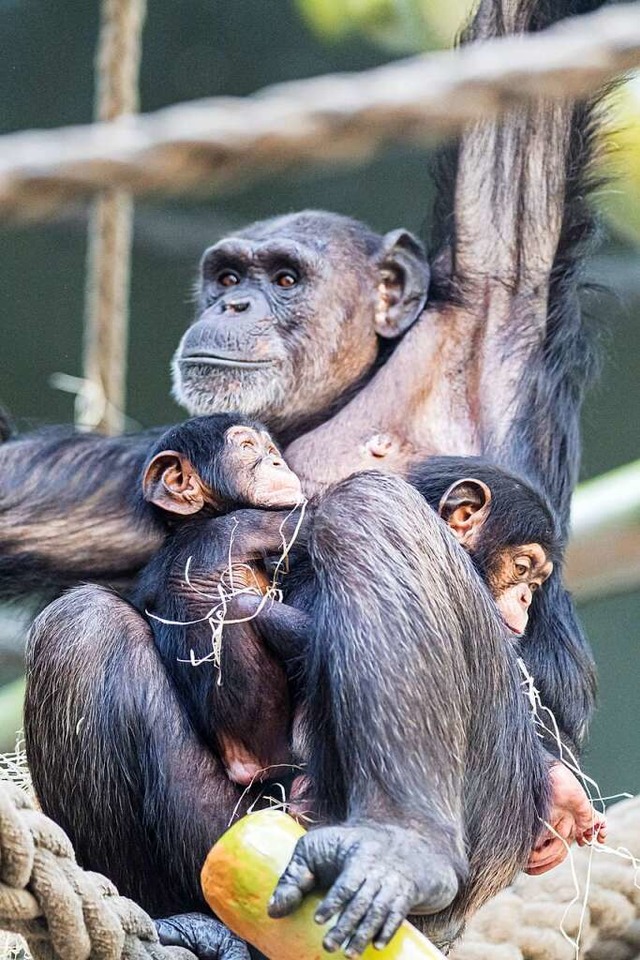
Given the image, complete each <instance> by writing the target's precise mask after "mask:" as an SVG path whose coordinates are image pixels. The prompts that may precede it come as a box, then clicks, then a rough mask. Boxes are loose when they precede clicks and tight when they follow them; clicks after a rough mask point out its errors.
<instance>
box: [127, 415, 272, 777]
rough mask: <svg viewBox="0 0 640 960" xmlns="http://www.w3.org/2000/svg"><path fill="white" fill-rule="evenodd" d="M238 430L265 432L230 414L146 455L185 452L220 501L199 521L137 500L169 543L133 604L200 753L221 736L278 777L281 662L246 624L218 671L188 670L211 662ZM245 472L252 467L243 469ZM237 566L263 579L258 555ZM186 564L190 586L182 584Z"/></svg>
mask: <svg viewBox="0 0 640 960" xmlns="http://www.w3.org/2000/svg"><path fill="white" fill-rule="evenodd" d="M240 424H243V425H245V426H249V427H252V428H254V429H256V430H257V431H263V430H264V429H265V428H264V427H263V425H262V424H259V423H257V422H256V421H253V420H249V419H248V418H246V417H241V416H239V415H235V414H234V415H232V414H219V415H217V416H210V417H197V418H195V419H192V420H187V421H186V422H185V423H183V424H181V425H180V426H178V427H173V428H171V429H170V430H168V431H167V432H166V433H164V434H163V435H162V437H160V439H159V440H158V441H157V442H156V443H155V445H154V446H153V448H152V449H151V451H150V453H149V455H148V457H147V463H150V462H151V461H152V460H153V458H154V457H155V456H156V455H157V454H158V453H160V452H161V451H165V450H174V451H177V452H179V453H181V454H183V455H184V456H185V457H186V458H187V459H188V460H189V462H190V463H191V465H192V466H193V467H194V469H195V470H196V472H197V474H198V476H199V477H200V478H201V479H202V480H203V481H204V483H205V484H206V485H207V487H209V489H210V490H212V491H213V492H214V494H215V496H216V500H218V501H222V503H221V504H220V506H219V507H218V508H217V509H216V510H215V515H213V511H212V508H207V507H206V506H205V508H204V509H203V511H201V512H200V513H197V514H194V515H193V516H187V517H184V516H179V515H176V514H169V513H167V512H165V511H163V510H161V509H160V508H158V507H156V506H155V505H154V504H150V503H146V502H145V501H144V500H142V499H141V501H140V507H139V509H140V512H141V513H143V514H144V513H146V512H149V513H152V514H154V515H155V518H156V522H157V523H159V524H160V525H161V526H162V528H163V530H164V532H165V541H164V544H163V546H162V547H161V548H160V549H159V550H158V551H157V552H156V553H155V554H154V556H153V558H152V559H151V561H150V562H149V563H148V564H147V565H146V566H145V568H144V569H143V570H142V572H141V573H140V576H139V579H138V584H137V587H136V589H135V592H134V594H133V602H134V604H135V605H136V606H137V607H138V609H139V610H140V611H141V612H142V613H143V614H146V615H147V617H148V619H149V624H150V626H151V630H152V633H153V637H154V642H155V646H156V649H157V651H158V653H159V655H160V659H161V660H162V663H163V666H164V669H165V671H166V673H167V676H168V677H169V678H170V680H171V682H172V683H173V685H174V687H175V690H176V692H177V694H178V697H179V699H180V702H181V704H182V707H183V710H184V711H185V713H186V715H187V716H188V718H189V721H190V723H191V726H192V727H193V729H194V731H195V732H196V734H197V735H198V737H199V738H200V739H201V740H202V742H203V743H204V744H205V745H206V747H207V748H208V749H209V750H212V751H213V752H214V753H216V755H217V756H220V753H221V741H220V738H221V737H222V736H227V737H229V738H230V739H232V740H233V742H234V743H239V744H242V745H243V746H244V747H245V748H246V749H247V750H249V751H250V752H251V753H252V754H254V755H255V756H256V758H257V759H259V760H260V761H262V765H263V766H264V767H267V766H269V765H272V766H273V768H274V769H273V771H271V777H275V776H276V775H277V773H278V772H282V771H278V770H276V766H277V765H278V764H287V763H290V760H291V757H290V751H289V728H290V719H291V709H290V698H289V690H288V683H287V676H286V673H285V670H284V668H283V666H282V664H281V663H280V662H279V661H278V660H277V659H276V658H275V657H274V655H273V654H272V653H271V652H270V650H269V649H268V648H267V647H266V646H265V645H264V643H262V641H261V639H260V637H259V636H258V635H257V633H256V631H255V630H254V628H253V625H252V624H250V623H247V624H239V623H238V624H229V626H228V627H226V628H225V631H224V642H223V644H222V648H221V651H220V657H221V659H220V664H219V668H218V666H217V665H216V664H215V663H213V662H212V661H211V660H209V661H208V662H205V663H200V664H199V665H198V666H194V665H193V663H191V662H190V657H191V654H193V656H194V657H195V658H196V659H197V660H202V659H203V658H206V657H208V656H209V657H210V656H211V654H212V651H213V647H212V631H211V626H210V625H209V622H208V620H207V619H206V616H207V613H208V612H209V611H210V610H211V609H212V607H214V606H215V605H216V603H217V602H219V600H220V597H219V595H218V592H217V588H218V584H219V582H220V575H221V573H222V571H224V570H226V569H227V567H228V563H229V557H230V556H233V555H234V549H233V539H234V526H233V517H232V518H231V522H229V521H228V520H226V519H222V515H223V514H229V513H230V512H231V510H232V508H233V506H234V489H235V488H234V486H233V483H234V480H235V478H234V477H232V476H231V475H230V469H231V468H230V466H229V465H228V463H227V461H226V459H225V434H226V432H227V430H229V429H230V427H232V426H236V425H240ZM246 469H247V470H250V469H251V468H250V466H249V465H247V467H246ZM242 560H243V561H247V560H249V561H251V562H250V566H251V567H252V569H253V570H255V571H257V572H258V574H259V573H260V572H261V571H262V572H263V567H264V565H263V563H262V558H261V557H259V556H256V557H255V558H250V557H246V556H244V555H243V556H242ZM188 564H189V565H190V566H189V583H191V584H192V586H190V585H189V583H187V580H186V572H187V565H188ZM236 576H237V577H241V574H240V573H236ZM158 618H160V619H158ZM163 621H170V622H169V623H166V622H163ZM285 772H288V771H285ZM266 779H269V777H267V778H266Z"/></svg>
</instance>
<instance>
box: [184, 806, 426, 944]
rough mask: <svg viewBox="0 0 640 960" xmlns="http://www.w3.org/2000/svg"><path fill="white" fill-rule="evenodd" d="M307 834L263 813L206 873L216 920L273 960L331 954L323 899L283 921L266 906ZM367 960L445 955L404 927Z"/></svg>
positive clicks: (215, 856)
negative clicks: (320, 913) (321, 917)
mask: <svg viewBox="0 0 640 960" xmlns="http://www.w3.org/2000/svg"><path fill="white" fill-rule="evenodd" d="M303 834H304V830H303V828H302V827H301V826H300V825H299V824H298V823H296V821H295V820H293V819H292V818H291V817H289V816H288V815H287V814H286V813H281V812H280V811H278V810H261V811H259V812H258V813H252V814H249V816H246V817H243V819H242V820H239V821H238V822H237V823H235V824H234V825H233V826H232V827H231V828H230V829H229V830H227V832H226V833H225V834H224V835H223V836H222V837H221V838H220V840H219V841H218V842H217V843H216V845H215V846H214V847H213V848H212V849H211V851H210V852H209V856H208V857H207V859H206V861H205V864H204V867H203V868H202V875H201V879H202V889H203V891H204V895H205V898H206V901H207V903H208V904H209V906H210V907H211V909H212V910H213V911H214V912H215V914H216V916H217V917H219V918H220V920H222V922H223V923H225V924H226V925H227V926H228V927H229V929H230V930H233V932H234V933H236V934H237V935H238V936H239V937H242V938H243V939H244V940H247V941H248V942H249V943H252V944H253V945H254V946H255V947H257V948H258V949H259V950H261V951H262V953H264V954H265V955H266V956H267V957H269V958H271V960H322V958H325V957H326V958H329V957H333V958H335V957H336V956H341V954H335V953H333V954H332V953H328V952H327V951H326V950H325V949H324V948H323V946H322V938H323V936H324V933H325V931H326V929H327V928H328V926H330V924H331V921H330V923H329V924H325V925H324V926H321V925H319V924H317V923H316V922H315V920H314V914H315V912H316V909H317V907H318V904H319V903H320V901H321V899H322V898H321V896H320V895H319V894H311V895H310V896H308V897H305V900H304V902H303V904H302V906H300V907H299V909H297V910H296V911H295V913H293V914H291V916H288V917H284V918H283V919H281V920H273V919H271V917H269V916H268V914H267V903H268V902H269V899H270V897H271V894H272V893H273V891H274V889H275V886H276V884H277V882H278V880H279V879H280V875H281V874H282V873H283V872H284V870H285V868H286V867H287V864H288V863H289V860H290V859H291V856H292V854H293V850H294V847H295V845H296V843H297V841H298V840H299V839H300V837H301V836H302V835H303ZM362 956H363V957H364V958H370V960H373V958H374V957H375V958H379V960H442V958H443V954H441V953H440V951H439V950H437V949H436V947H434V946H433V944H432V943H430V942H429V941H428V940H427V939H426V937H423V936H422V934H421V933H418V931H417V930H416V929H415V927H412V926H411V924H409V923H406V922H405V923H403V924H402V926H401V928H400V929H399V930H398V932H397V933H396V935H395V936H394V937H393V939H392V940H391V943H390V944H389V945H388V946H387V947H384V949H382V950H376V949H374V947H373V946H369V947H367V949H366V950H365V952H364V953H363V954H362Z"/></svg>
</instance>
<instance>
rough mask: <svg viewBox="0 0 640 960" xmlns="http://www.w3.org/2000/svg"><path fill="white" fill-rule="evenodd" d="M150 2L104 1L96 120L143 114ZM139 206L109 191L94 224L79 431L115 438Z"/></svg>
mask: <svg viewBox="0 0 640 960" xmlns="http://www.w3.org/2000/svg"><path fill="white" fill-rule="evenodd" d="M145 13H146V0H103V3H102V14H101V28H100V39H99V43H98V56H97V63H96V74H97V84H96V110H95V113H96V120H98V121H102V122H105V123H111V122H113V121H115V120H118V119H120V118H122V117H127V116H131V115H132V114H134V113H135V112H136V111H137V109H138V75H139V72H140V54H141V36H142V28H143V24H144V19H145ZM132 227H133V203H132V200H131V195H130V194H129V193H128V192H127V191H125V190H120V189H108V190H105V192H104V193H103V194H102V195H101V196H100V197H99V198H98V199H97V200H96V202H95V204H94V208H93V210H92V213H91V218H90V222H89V237H88V239H89V247H88V253H87V281H86V288H85V343H84V377H85V387H84V389H83V390H82V391H81V392H80V393H79V394H78V402H77V404H76V421H77V423H78V425H79V426H82V427H85V428H88V429H92V430H99V431H101V432H103V433H107V434H116V433H121V432H122V429H123V426H124V407H125V389H126V369H127V363H126V359H127V357H126V354H127V345H128V312H129V311H128V304H129V287H130V268H131V234H132Z"/></svg>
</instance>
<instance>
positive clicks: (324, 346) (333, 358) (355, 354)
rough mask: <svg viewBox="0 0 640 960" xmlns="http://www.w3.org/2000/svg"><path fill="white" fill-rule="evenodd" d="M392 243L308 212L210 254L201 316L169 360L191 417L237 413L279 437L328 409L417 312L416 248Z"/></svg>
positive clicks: (419, 261)
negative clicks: (408, 296) (407, 293)
mask: <svg viewBox="0 0 640 960" xmlns="http://www.w3.org/2000/svg"><path fill="white" fill-rule="evenodd" d="M390 237H391V238H392V242H391V243H386V245H385V241H386V240H387V238H383V237H380V236H378V235H376V234H373V233H371V232H370V231H369V230H368V229H367V228H366V227H364V226H363V225H362V224H358V223H356V222H355V221H352V220H348V219H347V218H344V217H338V216H336V215H333V214H326V213H315V212H307V213H301V214H295V215H291V216H288V217H281V218H279V219H277V220H273V221H266V222H264V223H257V224H254V225H253V226H251V227H249V228H248V229H247V230H245V231H243V232H241V233H239V234H237V235H236V236H234V237H231V238H227V239H225V240H221V241H220V242H219V243H217V244H216V245H215V246H213V247H211V248H210V249H209V250H207V251H206V252H205V254H204V257H203V259H202V262H201V272H200V280H199V284H198V315H197V319H196V321H195V322H194V323H193V324H192V325H191V326H190V327H189V329H188V330H187V332H186V333H185V335H184V336H183V338H182V340H181V342H180V344H179V346H178V349H177V351H176V354H175V356H174V360H173V378H174V395H175V396H176V398H177V399H178V401H179V402H180V403H182V404H183V405H184V406H185V407H186V408H187V409H188V410H189V411H190V412H191V413H192V414H206V413H222V412H230V411H235V410H239V411H241V412H242V413H244V414H246V415H248V416H251V417H256V418H259V419H261V420H264V421H265V422H267V423H268V424H269V425H270V426H272V427H275V428H276V429H278V428H283V427H288V426H290V425H291V424H292V423H296V422H298V421H300V420H307V421H308V420H313V418H314V417H316V416H317V415H318V414H320V413H323V412H325V411H330V410H331V408H332V407H333V406H334V405H335V404H336V403H337V402H339V400H340V398H341V397H343V396H344V395H345V394H346V393H348V392H349V391H350V390H351V389H352V388H353V387H354V385H356V384H358V383H359V382H361V380H362V378H363V377H364V376H366V374H367V373H368V371H370V370H371V368H372V367H373V365H374V363H375V360H376V357H377V353H378V343H379V340H378V337H379V335H381V336H387V337H393V336H397V335H398V334H399V333H400V332H402V330H403V329H406V327H407V326H408V325H409V323H411V322H413V320H414V319H415V317H416V316H417V315H418V313H419V312H420V309H421V306H422V304H423V303H424V299H425V297H426V289H427V285H428V276H429V271H428V268H427V266H426V262H425V261H424V258H423V255H422V252H421V250H420V248H419V245H418V243H417V241H415V240H414V239H413V238H412V237H411V236H410V235H409V234H406V233H404V232H403V231H398V232H396V233H395V234H393V235H390ZM391 248H392V249H391ZM398 253H400V256H398ZM414 268H415V269H414ZM414 272H415V273H416V274H418V275H419V280H418V283H419V284H420V286H421V293H422V294H423V295H421V296H418V297H416V295H415V290H414V288H413V281H414V276H413V274H414ZM410 274H411V276H409V275H410ZM409 280H411V283H412V288H411V293H412V300H411V303H410V304H409V305H408V306H407V308H406V309H405V308H404V301H403V299H402V297H403V292H404V290H405V287H408V286H409ZM381 298H382V300H381ZM381 305H382V308H381Z"/></svg>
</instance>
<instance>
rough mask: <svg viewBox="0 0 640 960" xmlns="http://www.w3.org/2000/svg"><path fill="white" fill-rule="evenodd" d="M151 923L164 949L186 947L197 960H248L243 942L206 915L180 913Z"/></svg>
mask: <svg viewBox="0 0 640 960" xmlns="http://www.w3.org/2000/svg"><path fill="white" fill-rule="evenodd" d="M154 923H155V926H156V930H157V931H158V936H159V937H160V943H162V944H164V946H165V947H186V949H187V950H191V952H192V953H195V955H196V956H197V957H199V958H200V960H250V956H249V948H248V947H247V945H246V943H245V942H244V940H240V939H239V938H238V937H236V935H235V934H233V933H231V931H230V930H227V928H226V927H225V925H224V924H223V923H221V922H220V921H219V920H216V919H215V917H210V916H207V914H206V913H181V914H178V916H176V917H165V918H164V919H162V920H155V921H154Z"/></svg>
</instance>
